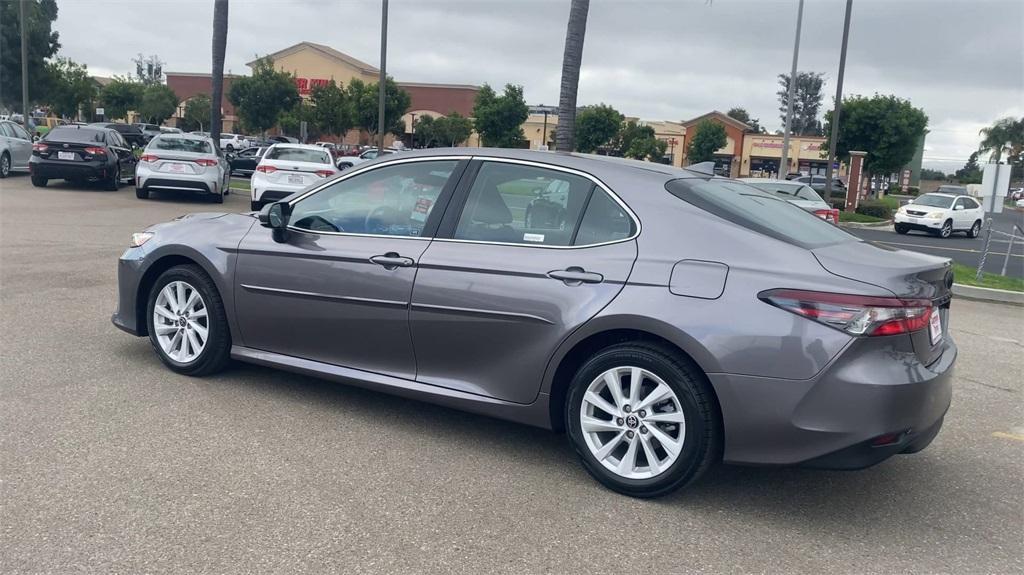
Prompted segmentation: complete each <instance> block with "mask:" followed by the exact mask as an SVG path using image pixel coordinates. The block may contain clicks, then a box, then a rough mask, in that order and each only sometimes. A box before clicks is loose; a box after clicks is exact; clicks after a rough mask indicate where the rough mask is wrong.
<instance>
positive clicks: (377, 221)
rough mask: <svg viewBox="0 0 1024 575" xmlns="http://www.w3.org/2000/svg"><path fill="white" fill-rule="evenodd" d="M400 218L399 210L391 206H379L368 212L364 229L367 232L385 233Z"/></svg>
mask: <svg viewBox="0 0 1024 575" xmlns="http://www.w3.org/2000/svg"><path fill="white" fill-rule="evenodd" d="M397 220H398V210H397V209H395V208H392V207H391V206H378V207H376V208H374V209H372V210H371V211H370V213H369V214H366V220H365V221H364V222H363V229H364V230H365V231H366V232H367V233H371V234H372V233H384V232H386V231H388V227H389V226H391V224H393V223H395V221H397Z"/></svg>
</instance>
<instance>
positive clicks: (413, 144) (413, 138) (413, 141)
mask: <svg viewBox="0 0 1024 575" xmlns="http://www.w3.org/2000/svg"><path fill="white" fill-rule="evenodd" d="M410 115H411V116H412V121H411V122H410V123H409V125H410V126H412V136H410V137H409V147H410V148H415V147H416V112H412V113H411V114H410Z"/></svg>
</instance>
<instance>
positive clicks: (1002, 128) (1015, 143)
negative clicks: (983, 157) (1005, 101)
mask: <svg viewBox="0 0 1024 575" xmlns="http://www.w3.org/2000/svg"><path fill="white" fill-rule="evenodd" d="M979 135H980V136H981V146H979V148H978V151H980V152H981V153H983V154H988V155H989V161H990V162H994V163H997V164H998V163H999V162H1000V161H1001V160H1002V159H1003V154H1006V155H1007V156H1008V158H1010V160H1011V161H1010V163H1013V161H1012V160H1013V159H1014V157H1015V156H1020V154H1021V149H1022V148H1024V118H1021V119H1017V118H1003V119H1001V120H997V121H996V123H994V124H992V125H991V126H989V127H987V128H982V129H981V131H980V132H979Z"/></svg>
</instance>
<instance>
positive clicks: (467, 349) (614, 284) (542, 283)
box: [410, 240, 636, 403]
mask: <svg viewBox="0 0 1024 575" xmlns="http://www.w3.org/2000/svg"><path fill="white" fill-rule="evenodd" d="M635 259H636V242H635V241H628V242H622V243H617V244H610V245H604V246H596V247H591V248H579V249H544V248H534V247H528V246H509V245H491V244H474V243H463V242H455V241H443V240H436V241H434V242H432V243H431V244H430V247H429V248H428V249H427V251H426V252H425V253H424V254H423V256H422V257H421V258H420V271H419V274H418V275H417V277H416V286H415V288H414V290H413V297H412V311H411V313H410V324H411V326H412V334H413V342H414V344H415V347H416V359H417V367H418V370H417V377H416V380H417V381H419V382H422V383H428V384H432V385H438V386H442V387H447V388H451V389H457V390H459V391H466V392H470V393H476V394H479V395H485V396H488V397H494V398H498V399H502V400H505V401H513V402H516V403H530V402H532V401H533V400H534V399H535V398H536V397H537V392H538V390H539V389H540V384H541V378H542V377H543V374H544V369H545V367H546V365H547V361H548V359H549V358H550V356H551V353H552V351H553V350H554V349H555V348H556V346H557V345H558V344H559V343H560V342H561V341H562V340H563V339H565V338H566V337H567V336H568V335H569V334H570V333H571V332H572V331H573V330H575V329H576V328H578V327H579V326H580V325H582V324H583V323H584V322H586V321H587V320H588V319H590V318H591V317H593V316H594V315H595V314H597V312H598V311H600V310H601V309H602V308H603V307H604V306H606V305H607V304H608V303H609V302H611V300H612V299H613V298H614V297H615V296H616V295H617V294H618V293H619V291H620V290H621V289H622V286H623V284H624V283H625V281H626V279H627V277H628V276H629V272H630V270H631V269H632V266H633V261H634V260H635ZM570 268H581V269H582V270H584V271H583V272H577V273H591V274H599V275H600V276H601V280H600V281H599V282H596V283H585V282H580V281H571V277H572V276H570V280H567V281H563V280H560V279H556V278H552V277H549V276H548V273H549V272H553V271H559V270H569V269H570ZM556 275H557V274H556ZM595 279H596V278H595Z"/></svg>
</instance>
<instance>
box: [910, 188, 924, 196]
mask: <svg viewBox="0 0 1024 575" xmlns="http://www.w3.org/2000/svg"><path fill="white" fill-rule="evenodd" d="M907 193H908V194H910V195H911V196H916V195H917V194H920V193H921V188H919V187H917V186H907Z"/></svg>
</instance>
